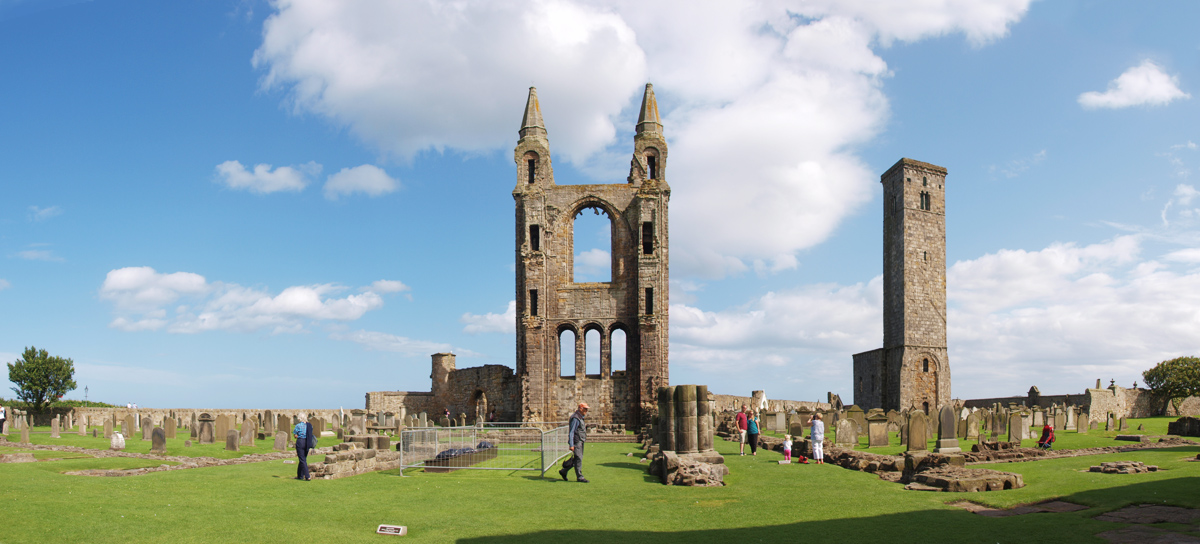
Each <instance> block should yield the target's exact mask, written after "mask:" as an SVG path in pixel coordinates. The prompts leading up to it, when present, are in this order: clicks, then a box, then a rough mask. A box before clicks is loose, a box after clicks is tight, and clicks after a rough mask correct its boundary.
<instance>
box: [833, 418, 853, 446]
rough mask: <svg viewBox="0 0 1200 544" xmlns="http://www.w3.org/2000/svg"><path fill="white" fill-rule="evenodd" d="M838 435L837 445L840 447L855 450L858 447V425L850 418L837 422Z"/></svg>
mask: <svg viewBox="0 0 1200 544" xmlns="http://www.w3.org/2000/svg"><path fill="white" fill-rule="evenodd" d="M835 432H836V433H837V434H836V436H834V439H835V441H836V443H837V444H838V445H840V446H849V447H850V448H854V446H857V445H858V423H856V422H855V421H854V420H853V419H850V418H849V417H847V418H845V419H842V420H841V421H838V422H837V430H836V431H835Z"/></svg>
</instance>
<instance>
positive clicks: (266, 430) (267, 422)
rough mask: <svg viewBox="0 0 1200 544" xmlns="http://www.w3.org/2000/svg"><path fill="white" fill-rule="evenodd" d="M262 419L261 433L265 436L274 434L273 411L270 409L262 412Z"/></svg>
mask: <svg viewBox="0 0 1200 544" xmlns="http://www.w3.org/2000/svg"><path fill="white" fill-rule="evenodd" d="M262 420H263V434H264V435H266V436H271V435H273V434H275V413H274V412H272V411H270V410H267V411H265V412H263V416H262Z"/></svg>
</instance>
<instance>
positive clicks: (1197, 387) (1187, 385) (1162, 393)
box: [1142, 357, 1200, 414]
mask: <svg viewBox="0 0 1200 544" xmlns="http://www.w3.org/2000/svg"><path fill="white" fill-rule="evenodd" d="M1142 379H1144V380H1146V387H1149V388H1150V392H1151V393H1154V395H1155V396H1157V397H1158V398H1160V399H1162V401H1163V407H1162V410H1163V413H1164V414H1165V413H1166V412H1167V404H1168V403H1170V404H1171V405H1172V406H1174V407H1175V412H1176V413H1179V404H1180V403H1181V402H1183V399H1186V398H1188V397H1190V396H1194V395H1200V359H1197V358H1195V357H1176V358H1174V359H1171V360H1169V361H1163V362H1161V363H1158V364H1157V365H1154V368H1151V369H1150V370H1147V371H1145V372H1143V373H1142Z"/></svg>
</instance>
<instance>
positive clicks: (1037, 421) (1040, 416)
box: [1033, 409, 1046, 427]
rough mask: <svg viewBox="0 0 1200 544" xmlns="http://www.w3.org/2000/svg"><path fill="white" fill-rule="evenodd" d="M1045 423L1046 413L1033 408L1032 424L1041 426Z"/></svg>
mask: <svg viewBox="0 0 1200 544" xmlns="http://www.w3.org/2000/svg"><path fill="white" fill-rule="evenodd" d="M1045 424H1046V413H1045V412H1043V411H1041V410H1037V409H1035V410H1034V411H1033V426H1034V427H1041V426H1044V425H1045Z"/></svg>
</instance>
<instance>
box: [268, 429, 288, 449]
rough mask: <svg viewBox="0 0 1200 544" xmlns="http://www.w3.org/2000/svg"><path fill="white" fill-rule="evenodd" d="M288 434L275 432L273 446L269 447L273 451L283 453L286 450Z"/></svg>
mask: <svg viewBox="0 0 1200 544" xmlns="http://www.w3.org/2000/svg"><path fill="white" fill-rule="evenodd" d="M287 443H288V434H287V433H285V432H283V431H275V444H274V445H272V446H271V448H272V449H274V450H275V451H283V450H286V449H287Z"/></svg>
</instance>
